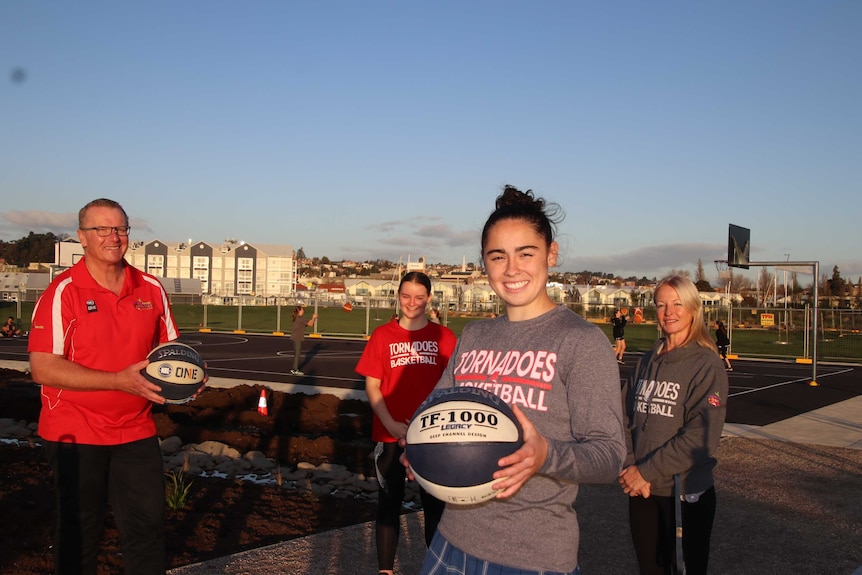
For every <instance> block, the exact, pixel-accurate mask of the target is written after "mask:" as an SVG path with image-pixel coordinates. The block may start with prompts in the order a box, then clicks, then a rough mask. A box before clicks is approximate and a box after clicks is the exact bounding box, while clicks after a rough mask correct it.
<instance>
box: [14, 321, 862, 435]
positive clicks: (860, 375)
mask: <svg viewBox="0 0 862 575" xmlns="http://www.w3.org/2000/svg"><path fill="white" fill-rule="evenodd" d="M180 341H182V342H184V343H187V344H190V345H192V346H194V347H195V348H196V349H197V350H198V351H199V352H200V353H201V355H202V356H203V357H204V359H205V360H206V361H207V365H208V367H209V372H210V377H212V378H219V379H220V380H222V379H228V380H239V381H240V382H243V383H248V384H250V385H255V384H260V385H267V384H288V385H291V384H292V385H302V386H309V387H312V388H317V389H319V390H320V391H321V392H324V393H326V392H327V391H330V392H335V391H337V390H354V391H356V392H360V391H361V390H363V389H364V386H365V381H364V379H363V378H362V377H360V376H359V375H358V374H357V373H356V372H355V371H354V368H355V367H356V363H357V362H358V361H359V356H360V355H361V354H362V350H363V349H364V347H365V342H364V341H350V340H335V339H318V338H306V340H305V343H304V345H303V351H304V357H303V362H302V363H301V367H300V369H301V370H302V371H303V372H305V375H304V376H293V375H290V373H289V372H290V369H291V367H292V365H293V343H292V342H291V340H290V339H289V338H287V337H274V336H269V335H247V334H228V333H196V332H190V333H186V334H184V335H183V336H182V337H181V338H180ZM638 357H639V355H637V354H627V355H626V363H625V365H623V366H620V378H621V380H622V379H624V378H626V377H628V375H629V374H630V373H631V371H632V369H634V366H635V364H636V362H637V359H638ZM27 358H28V356H27V340H26V339H5V338H4V339H0V360H7V361H27ZM728 376H729V379H730V397H729V399H728V411H727V421H728V422H729V423H738V424H746V425H757V426H761V425H767V424H770V423H775V422H776V421H781V420H784V419H787V418H789V417H793V416H795V415H800V414H802V413H806V412H809V411H812V410H814V409H818V408H821V407H825V406H827V405H832V404H834V403H839V402H841V401H844V400H846V399H850V398H852V397H856V396H858V395H862V365H855V364H842V365H838V364H824V363H820V364H819V365H818V369H817V382H818V383H819V385H818V386H817V387H812V386H809V385H808V382H809V381H810V379H811V366H810V365H805V364H796V363H790V362H777V361H760V360H745V359H738V360H735V361H734V362H733V371H732V372H730V373H728ZM333 388H335V389H333ZM357 395H360V396H361V395H362V394H361V393H358V394H357Z"/></svg>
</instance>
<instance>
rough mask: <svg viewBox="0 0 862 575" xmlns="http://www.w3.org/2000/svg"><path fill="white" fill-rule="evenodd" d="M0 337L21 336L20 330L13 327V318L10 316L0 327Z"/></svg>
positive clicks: (15, 326)
mask: <svg viewBox="0 0 862 575" xmlns="http://www.w3.org/2000/svg"><path fill="white" fill-rule="evenodd" d="M0 335H2V336H3V337H19V336H20V335H21V330H20V329H18V326H17V325H15V318H14V317H12V316H11V315H10V316H9V317H8V318H7V319H6V323H4V324H3V327H0Z"/></svg>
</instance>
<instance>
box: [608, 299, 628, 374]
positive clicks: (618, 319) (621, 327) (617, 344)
mask: <svg viewBox="0 0 862 575" xmlns="http://www.w3.org/2000/svg"><path fill="white" fill-rule="evenodd" d="M611 322H612V323H613V324H614V355H616V356H617V363H623V355H625V352H626V324H627V323H628V317H627V316H625V315H623V312H622V311H620V310H616V311H614V317H613V318H612V319H611Z"/></svg>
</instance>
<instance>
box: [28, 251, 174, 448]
mask: <svg viewBox="0 0 862 575" xmlns="http://www.w3.org/2000/svg"><path fill="white" fill-rule="evenodd" d="M125 271H126V278H125V280H124V281H123V289H122V292H121V293H120V295H116V294H114V293H113V292H111V291H110V290H107V289H105V288H103V287H102V286H100V285H99V284H97V283H96V281H95V280H94V279H93V278H92V276H90V273H89V271H87V267H86V266H85V265H84V260H83V259H82V260H81V261H79V262H78V263H77V264H75V265H74V266H73V267H72V268H71V269H68V270H66V271H65V272H63V273H62V274H60V275H59V276H57V278H55V279H54V281H53V282H51V285H50V286H48V289H46V290H45V292H44V293H43V294H42V296H41V297H40V298H39V301H37V302H36V307H35V308H34V309H33V321H32V323H31V327H30V339H29V343H28V350H29V351H31V352H34V351H36V352H46V353H53V354H55V355H61V356H63V357H65V358H66V359H68V360H69V361H73V362H75V363H78V364H80V365H83V366H85V367H89V368H92V369H97V370H100V371H108V372H118V371H122V370H123V369H125V368H127V367H128V366H129V365H131V364H133V363H136V362H138V361H141V360H143V359H146V357H147V354H148V353H149V352H150V350H152V349H153V347H155V346H156V345H158V344H159V343H164V342H166V341H172V340H175V339H176V338H177V337H179V332H178V331H177V327H176V324H175V323H174V318H173V315H172V313H171V310H170V305H169V304H168V298H167V294H166V293H165V290H164V288H163V287H162V284H161V283H160V282H159V280H158V279H156V278H155V277H154V276H151V275H149V274H145V273H143V272H141V271H140V270H138V269H137V268H134V267H132V266H130V265H127V266H126V269H125ZM41 395H42V411H41V413H40V415H39V435H40V436H41V437H43V438H44V439H46V440H49V441H59V442H64V443H83V444H89V445H117V444H121V443H128V442H130V441H137V440H139V439H144V438H147V437H152V436H153V435H155V433H156V426H155V424H154V423H153V418H152V413H151V410H152V404H151V403H150V401H149V400H148V399H144V398H143V397H139V396H136V395H131V394H128V393H125V392H122V391H75V390H70V389H64V390H61V389H57V388H56V387H51V386H48V385H43V386H42V393H41Z"/></svg>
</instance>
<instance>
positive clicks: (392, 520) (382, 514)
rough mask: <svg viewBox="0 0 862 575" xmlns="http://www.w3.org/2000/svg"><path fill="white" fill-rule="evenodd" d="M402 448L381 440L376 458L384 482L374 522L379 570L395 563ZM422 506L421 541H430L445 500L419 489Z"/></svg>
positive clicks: (402, 476) (401, 496)
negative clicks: (378, 454) (381, 450)
mask: <svg viewBox="0 0 862 575" xmlns="http://www.w3.org/2000/svg"><path fill="white" fill-rule="evenodd" d="M403 451H404V450H403V449H402V448H401V447H399V446H398V444H397V443H395V442H391V443H384V444H383V453H382V454H381V455H380V457H378V458H377V469H378V470H379V471H378V473H380V476H381V477H382V478H383V481H384V482H385V484H386V488H385V489H384V488H381V489H379V490H378V497H377V523H376V530H375V537H376V542H377V565H378V568H379V569H381V570H386V569H392V568H393V566H394V565H395V549H396V548H397V547H398V536H399V534H400V529H399V528H400V525H401V522H400V519H399V518H400V516H401V508H402V504H403V502H404V484H405V481H406V479H407V477H406V474H405V471H406V469H405V468H404V466H403V465H402V464H401V462H400V461H399V460H398V458H399V457H401V453H403ZM419 496H420V498H421V499H422V509H423V511H424V512H425V545H426V546H427V545H430V544H431V539H432V538H433V537H434V532H435V531H437V524H438V523H439V522H440V517H442V515H443V509H444V508H445V506H446V504H445V503H443V502H442V501H440V500H439V499H435V498H434V497H431V496H430V495H428V494H427V493H425V490H424V489H421V488H420V490H419Z"/></svg>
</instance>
